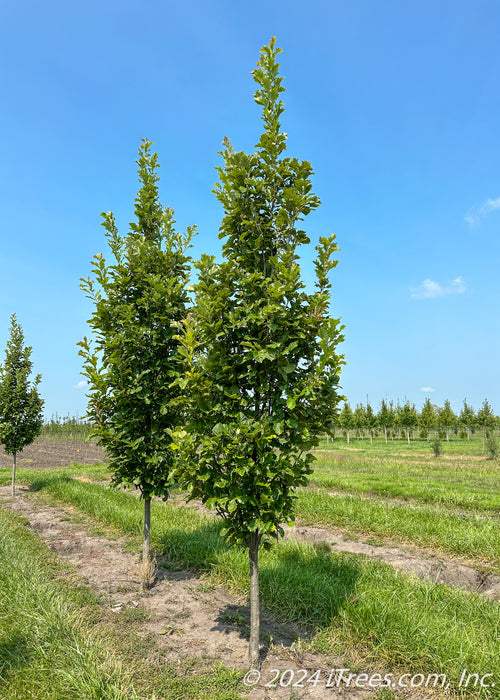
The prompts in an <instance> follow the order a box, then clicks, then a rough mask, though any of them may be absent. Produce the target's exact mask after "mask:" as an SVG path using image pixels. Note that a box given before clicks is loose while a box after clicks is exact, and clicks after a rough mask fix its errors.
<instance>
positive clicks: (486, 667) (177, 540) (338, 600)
mask: <svg viewBox="0 0 500 700" xmlns="http://www.w3.org/2000/svg"><path fill="white" fill-rule="evenodd" d="M19 478H20V479H22V480H26V479H29V481H30V482H31V483H32V487H33V488H35V489H39V490H41V491H42V492H43V493H45V494H49V495H51V496H52V498H55V499H57V500H59V501H63V502H65V503H71V504H73V505H74V506H76V507H78V508H80V509H81V510H83V511H84V512H85V513H87V514H88V515H91V516H93V517H94V518H97V519H99V520H100V521H101V522H102V523H105V524H107V525H110V526H113V527H114V528H117V529H119V530H120V531H121V532H123V533H126V534H129V535H131V536H132V537H133V538H134V541H135V543H136V547H137V548H138V547H139V542H140V533H141V528H142V512H143V508H142V503H141V502H140V501H139V500H138V498H137V497H136V496H134V495H133V494H130V493H125V492H122V491H114V490H111V489H108V488H105V487H104V486H103V485H101V484H93V483H83V482H80V481H77V480H75V479H72V478H69V477H67V476H65V475H63V473H61V471H60V470H59V471H55V470H54V471H52V472H51V473H50V474H49V473H48V472H45V473H43V474H40V472H38V474H37V473H36V472H33V471H31V470H25V471H23V472H20V477H19ZM311 495H314V494H311ZM220 527H221V523H219V522H217V521H215V520H214V519H213V518H210V517H208V516H204V515H201V514H199V513H197V512H196V511H194V510H193V509H188V508H185V507H182V506H173V505H171V504H169V503H160V502H154V503H153V504H152V538H153V544H154V546H155V547H156V549H157V551H158V553H161V554H164V555H166V556H167V557H168V558H169V559H170V560H171V561H174V562H182V564H183V565H184V566H188V567H192V568H194V569H196V570H198V571H202V572H206V573H208V575H209V577H210V578H211V579H212V581H216V582H219V583H223V584H224V585H226V586H227V587H229V588H231V589H232V590H234V591H236V592H238V593H240V594H246V593H247V592H248V560H247V554H246V552H243V551H238V550H234V549H230V548H229V547H228V546H227V545H226V544H225V543H224V542H223V540H222V538H221V537H220V534H219V531H220ZM260 576H261V597H262V601H263V605H264V606H265V607H266V608H267V609H268V610H269V611H270V612H272V613H274V615H275V616H276V617H277V618H278V619H280V620H283V621H295V622H297V623H300V624H301V625H304V626H306V627H307V628H309V629H310V630H311V632H313V633H314V638H313V645H316V647H317V648H319V649H321V650H322V651H327V652H328V653H339V651H341V650H342V649H344V650H345V648H350V647H352V646H353V645H354V646H356V647H357V648H359V649H363V650H364V653H365V657H364V658H365V661H370V662H372V661H379V662H382V663H383V664H389V665H391V666H393V665H395V666H396V667H399V668H401V669H403V670H404V671H405V672H407V671H410V670H412V669H415V672H417V671H418V672H428V673H433V672H439V673H446V674H447V675H448V676H449V678H450V680H451V682H452V685H453V682H455V683H456V682H457V681H458V679H459V677H460V675H461V673H462V670H463V669H464V668H467V669H474V670H475V671H477V672H482V673H483V674H485V673H494V674H496V681H497V685H498V684H500V661H499V658H498V639H499V636H500V608H499V606H498V605H497V604H495V603H493V602H491V601H489V600H487V599H484V598H481V597H480V596H477V595H473V594H466V593H464V592H462V591H457V590H451V589H448V588H447V587H445V586H442V585H435V584H432V583H429V582H422V581H420V580H418V579H412V578H409V577H407V576H405V575H404V574H401V573H397V572H394V571H393V569H392V568H391V567H390V566H388V565H385V564H382V563H380V562H377V561H373V560H370V559H368V558H361V557H356V556H353V555H348V554H338V553H328V552H327V551H326V550H325V548H324V547H317V548H315V547H313V546H309V545H306V544H301V543H293V542H280V543H278V544H277V545H276V546H274V547H273V549H272V550H271V551H270V552H263V553H262V554H261V574H260ZM284 601H286V603H284ZM486 692H487V691H486V690H485V694H486Z"/></svg>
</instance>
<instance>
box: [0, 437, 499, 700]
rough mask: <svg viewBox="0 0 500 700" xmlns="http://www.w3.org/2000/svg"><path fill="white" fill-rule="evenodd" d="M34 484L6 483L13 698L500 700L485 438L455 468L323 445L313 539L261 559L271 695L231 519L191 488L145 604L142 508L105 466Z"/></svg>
mask: <svg viewBox="0 0 500 700" xmlns="http://www.w3.org/2000/svg"><path fill="white" fill-rule="evenodd" d="M69 456H70V455H69V454H68V457H69ZM68 461H70V462H71V461H73V459H72V458H71V459H69V460H68ZM2 464H3V462H2ZM19 466H20V467H21V468H20V469H19V470H18V482H19V494H18V495H17V496H16V497H15V498H14V499H13V498H12V497H10V496H9V487H8V484H9V480H10V470H9V469H0V697H2V698H4V697H5V698H6V699H7V698H8V699H9V700H10V699H11V698H24V697H26V698H28V697H29V698H40V699H41V698H61V699H62V698H66V697H72V698H82V700H83V699H84V698H85V699H86V698H96V699H97V698H148V699H150V700H153V698H156V699H157V700H159V699H160V698H235V697H249V698H255V699H257V698H273V697H276V698H301V697H306V696H307V697H311V696H312V697H315V698H323V697H325V698H326V697H330V698H331V697H343V698H353V699H356V700H357V699H358V698H365V697H367V698H377V699H380V700H382V699H383V698H385V699H389V698H427V697H429V698H431V697H433V698H439V697H443V698H452V697H456V698H458V697H481V698H482V697H484V698H496V697H500V660H499V649H500V606H499V603H498V601H499V599H500V515H499V512H500V511H499V506H500V496H499V494H500V488H499V487H500V466H499V464H498V463H497V462H495V461H490V460H488V459H486V456H485V454H483V453H482V441H481V439H480V438H477V437H475V438H473V439H472V440H471V441H464V440H458V439H456V440H451V441H450V443H446V442H445V441H443V444H442V455H441V456H440V457H438V458H436V457H435V456H434V454H433V451H432V448H431V446H430V444H429V443H427V442H426V441H424V440H422V441H414V442H413V441H412V443H411V444H409V445H408V444H407V443H406V442H405V441H403V440H394V442H391V441H389V443H388V444H387V445H386V444H385V441H383V440H374V441H373V444H370V441H369V440H367V439H365V440H359V441H358V440H352V439H351V441H350V444H349V445H347V444H346V443H345V441H344V440H335V441H333V442H332V441H329V442H328V443H327V442H326V441H325V442H324V443H322V444H321V445H320V449H319V450H318V451H317V461H316V463H315V471H314V473H313V475H312V476H311V480H310V484H309V486H308V487H307V488H304V489H302V490H301V491H299V492H298V494H297V501H296V514H297V521H296V524H295V526H294V527H291V528H286V537H285V538H284V539H283V540H282V541H280V542H279V543H277V544H276V545H275V546H273V548H272V549H271V550H270V551H269V552H262V554H261V598H262V605H263V608H264V612H265V615H264V625H263V637H262V643H263V645H264V655H263V666H262V669H261V679H260V681H259V682H258V683H255V684H254V685H252V687H250V686H246V685H245V683H244V676H245V673H246V671H248V668H246V666H245V664H246V663H247V646H246V645H247V641H246V640H247V635H248V608H247V595H248V572H247V567H248V563H247V556H246V553H245V552H240V551H237V550H233V549H231V548H230V547H229V546H228V545H226V544H225V543H224V541H223V540H222V538H221V536H220V529H221V526H222V525H221V523H220V522H219V520H218V519H217V518H216V517H215V516H214V515H213V514H212V513H210V512H209V511H207V510H206V509H205V508H203V507H202V506H201V504H199V503H196V502H193V503H186V501H185V495H184V494H183V493H182V492H181V491H179V490H174V493H173V496H172V498H171V499H170V501H168V502H167V503H163V502H161V501H155V502H154V503H153V504H152V544H153V547H154V549H155V552H156V557H157V573H156V580H155V582H154V585H153V586H152V588H151V590H150V591H149V592H148V593H146V594H144V593H141V592H140V587H139V574H138V570H137V568H136V567H137V561H138V553H139V551H140V545H141V532H142V515H143V509H142V504H141V502H140V500H139V498H138V496H137V494H135V493H132V492H126V491H122V490H114V489H110V488H109V486H108V484H107V480H108V479H109V474H108V472H107V470H106V467H105V466H103V465H99V464H88V465H78V464H69V465H67V466H55V468H53V469H47V468H44V469H40V468H33V465H32V464H27V465H26V466H28V467H30V468H24V469H23V468H22V462H19ZM7 603H8V604H7ZM49 669H50V670H49ZM273 669H275V670H276V671H275V672H274V671H273ZM338 669H349V672H347V671H346V672H344V673H343V674H342V673H340V672H339V671H338ZM278 671H279V673H278ZM333 671H337V672H336V673H333V675H332V672H333ZM316 672H318V673H316ZM315 674H316V675H315ZM349 674H351V675H352V678H351V680H350V681H349V680H347V679H348V677H349ZM275 676H276V679H277V680H276V681H275V682H274V684H273V683H272V681H273V678H274V677H275ZM340 676H342V677H340ZM374 679H375V680H374ZM377 679H378V680H377ZM301 680H302V682H300V681H301ZM375 681H377V682H375ZM266 684H267V687H266Z"/></svg>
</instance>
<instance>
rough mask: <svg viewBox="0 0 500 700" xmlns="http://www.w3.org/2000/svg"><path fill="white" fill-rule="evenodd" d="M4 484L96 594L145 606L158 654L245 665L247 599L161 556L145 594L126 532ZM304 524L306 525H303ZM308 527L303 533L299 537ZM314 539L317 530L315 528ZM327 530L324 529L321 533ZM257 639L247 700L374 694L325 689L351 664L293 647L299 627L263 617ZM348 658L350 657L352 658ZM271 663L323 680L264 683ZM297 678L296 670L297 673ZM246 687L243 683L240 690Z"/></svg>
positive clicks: (116, 605) (119, 606)
mask: <svg viewBox="0 0 500 700" xmlns="http://www.w3.org/2000/svg"><path fill="white" fill-rule="evenodd" d="M9 494H10V488H9V487H0V503H1V506H2V507H3V508H5V509H9V510H12V511H15V512H17V513H19V514H20V515H22V516H24V517H25V518H27V520H28V521H29V525H30V527H31V528H33V529H34V530H35V531H36V532H37V533H38V535H39V536H40V538H41V539H42V540H43V541H44V542H46V544H47V545H48V546H49V547H50V548H51V549H52V550H53V551H55V552H56V553H57V554H58V555H59V556H60V557H61V558H63V559H65V560H66V561H69V562H70V563H71V564H72V566H73V567H74V569H75V570H76V572H77V573H78V574H79V575H80V576H82V577H83V578H84V579H85V581H86V582H87V583H88V585H90V587H91V588H92V589H93V590H94V591H96V592H98V593H99V594H100V595H101V596H102V597H103V599H104V600H105V601H106V604H107V605H109V606H110V609H111V610H112V611H114V612H119V611H121V610H124V609H127V608H137V607H141V606H142V607H143V608H144V609H145V611H146V613H147V619H146V621H145V622H144V623H143V627H142V633H143V635H144V636H145V637H146V636H147V635H149V634H153V635H154V637H155V640H156V641H157V645H158V652H157V653H158V658H157V660H156V662H159V661H160V660H161V659H163V660H164V661H167V662H172V661H177V660H179V659H180V658H186V657H190V656H196V657H200V656H202V655H204V654H205V655H207V656H208V657H210V658H212V659H214V658H215V659H218V660H221V661H222V662H223V663H224V664H225V665H226V666H228V667H236V668H239V669H242V670H243V669H247V668H248V665H247V654H248V642H247V638H246V630H245V627H246V626H247V625H248V620H249V610H248V606H247V605H246V602H245V601H243V600H240V599H238V598H237V597H235V596H233V595H231V594H230V593H228V592H227V591H225V590H224V589H222V588H220V587H216V586H213V584H211V583H209V582H208V581H207V580H206V579H203V578H202V577H199V576H197V575H195V574H194V573H193V572H192V571H189V570H175V571H174V570H171V569H170V568H168V564H167V562H162V561H160V562H159V566H158V572H157V577H156V581H155V583H154V585H153V587H152V588H151V589H150V591H148V592H147V593H142V592H141V589H140V585H139V578H138V573H137V572H138V564H137V558H136V557H135V555H133V554H130V552H128V551H126V549H124V545H125V544H126V543H127V539H126V538H118V539H109V538H107V537H104V536H98V535H96V534H92V529H91V528H92V522H91V521H90V520H83V521H82V519H81V518H78V519H74V518H73V516H74V515H75V511H74V509H73V508H71V507H64V508H63V507H57V508H56V507H53V506H48V505H46V504H44V503H43V501H41V500H40V499H39V498H38V497H36V496H34V495H33V494H29V492H28V489H27V488H26V487H22V486H21V487H20V488H19V491H18V495H17V496H16V497H15V498H12V497H11V496H10V495H9ZM302 530H304V529H303V528H302ZM306 534H308V535H311V532H308V533H306V532H305V531H304V532H302V535H306ZM316 535H317V536H318V537H319V533H316ZM325 535H326V533H325ZM262 623H263V624H262V637H263V638H264V639H266V638H267V639H269V635H272V638H273V640H274V645H272V646H271V647H270V648H267V649H265V650H264V659H263V665H262V669H261V679H262V680H261V681H260V683H259V684H258V685H256V686H254V687H253V688H252V689H251V690H250V691H249V695H248V697H249V698H250V699H251V700H264V699H267V698H273V699H275V698H279V699H280V700H281V699H282V698H283V699H284V698H291V697H293V698H296V699H297V700H298V699H299V698H305V697H309V696H313V697H314V698H315V699H317V700H323V698H332V697H343V698H346V700H347V698H348V699H349V700H361V699H362V698H372V699H373V696H374V694H375V693H376V692H377V691H376V690H375V689H374V690H370V689H368V688H363V689H358V688H356V687H354V685H350V686H349V687H346V686H345V685H344V684H341V685H340V687H339V688H336V687H330V688H327V687H325V686H326V682H327V678H328V675H329V673H330V670H331V669H332V668H349V664H350V662H349V661H348V660H346V659H343V658H341V657H325V656H322V655H319V654H312V653H310V652H304V651H302V650H301V649H300V645H299V646H297V645H296V644H295V645H294V641H295V640H296V639H297V636H300V637H302V638H303V639H306V640H307V634H306V633H305V632H304V630H300V629H298V628H297V627H295V626H293V625H289V624H279V623H277V622H275V621H274V620H272V619H271V618H269V617H266V616H265V615H264V616H263V619H262ZM351 663H352V662H351ZM272 669H280V670H282V671H284V670H285V669H293V670H294V671H295V673H296V674H297V673H298V672H299V670H300V669H305V670H307V671H308V672H309V674H312V673H313V672H314V671H315V670H316V669H322V674H321V682H320V683H318V685H317V686H316V687H313V686H311V685H308V684H307V683H306V684H305V686H306V687H305V688H293V689H292V688H282V687H279V686H278V687H272V688H266V687H265V684H266V683H268V682H269V681H270V680H271V679H272V678H273V677H274V675H275V674H274V673H272ZM387 671H388V669H380V668H378V669H370V670H367V669H359V668H358V667H356V673H358V674H359V673H363V672H365V673H368V675H369V676H370V675H372V674H373V673H375V672H378V673H381V675H382V676H383V675H384V674H385V673H387ZM296 678H300V675H296ZM243 689H244V687H243V685H242V690H243ZM398 697H405V698H408V697H411V698H414V699H415V700H416V699H419V698H427V697H436V695H435V694H433V693H430V692H427V691H423V692H421V691H416V690H413V691H410V689H408V691H405V693H404V696H403V695H400V696H398Z"/></svg>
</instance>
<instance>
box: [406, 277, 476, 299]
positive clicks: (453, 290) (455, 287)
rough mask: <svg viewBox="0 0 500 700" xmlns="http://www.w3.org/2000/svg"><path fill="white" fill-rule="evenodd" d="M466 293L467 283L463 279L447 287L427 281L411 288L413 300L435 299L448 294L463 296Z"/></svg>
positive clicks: (458, 278) (459, 278)
mask: <svg viewBox="0 0 500 700" xmlns="http://www.w3.org/2000/svg"><path fill="white" fill-rule="evenodd" d="M465 291H466V286H465V282H464V281H463V279H462V278H461V277H457V278H456V279H454V280H452V281H451V282H450V283H449V284H447V285H445V286H442V285H440V284H439V282H434V280H430V279H425V280H424V281H423V282H422V284H420V285H419V286H418V287H410V294H411V298H412V299H435V298H436V297H443V296H446V295H447V294H463V293H464V292H465Z"/></svg>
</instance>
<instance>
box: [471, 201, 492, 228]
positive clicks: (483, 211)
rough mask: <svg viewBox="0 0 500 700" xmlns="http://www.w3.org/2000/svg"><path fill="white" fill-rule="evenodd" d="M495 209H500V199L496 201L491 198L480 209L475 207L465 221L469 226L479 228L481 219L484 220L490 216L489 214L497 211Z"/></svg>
mask: <svg viewBox="0 0 500 700" xmlns="http://www.w3.org/2000/svg"><path fill="white" fill-rule="evenodd" d="M495 209H500V197H497V198H496V199H491V197H490V198H489V199H487V200H486V201H485V202H483V203H482V204H481V205H480V206H479V207H474V208H473V209H471V210H470V212H469V213H468V214H467V216H466V217H465V220H466V221H467V223H468V224H469V226H472V227H474V226H479V224H480V223H481V219H484V217H485V216H488V214H490V213H491V212H492V211H495Z"/></svg>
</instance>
